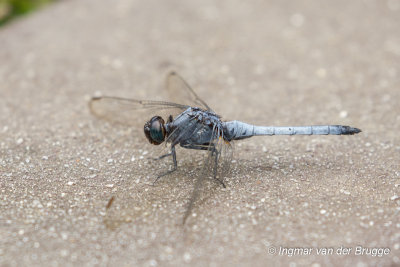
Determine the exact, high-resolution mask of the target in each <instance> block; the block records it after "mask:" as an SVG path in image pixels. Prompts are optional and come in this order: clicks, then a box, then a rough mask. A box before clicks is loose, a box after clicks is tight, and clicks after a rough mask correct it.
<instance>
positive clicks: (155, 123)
mask: <svg viewBox="0 0 400 267" xmlns="http://www.w3.org/2000/svg"><path fill="white" fill-rule="evenodd" d="M144 134H145V135H146V137H147V140H149V142H150V143H151V144H153V145H159V144H161V143H162V142H164V140H165V128H164V120H163V118H161V117H160V116H154V117H153V118H151V120H150V121H148V122H146V124H145V125H144Z"/></svg>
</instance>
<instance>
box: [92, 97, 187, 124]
mask: <svg viewBox="0 0 400 267" xmlns="http://www.w3.org/2000/svg"><path fill="white" fill-rule="evenodd" d="M188 107H189V106H187V105H181V104H176V103H172V102H166V101H152V100H135V99H127V98H120V97H111V96H102V97H94V98H92V100H91V101H90V102H89V108H90V111H91V112H92V114H94V115H95V116H97V117H98V118H101V119H104V120H107V121H110V122H116V123H121V124H125V125H130V126H132V125H135V124H137V122H138V121H140V122H144V121H146V120H148V119H150V118H151V116H152V115H155V114H156V113H157V115H160V116H162V115H164V116H165V115H167V114H168V115H175V114H178V113H181V112H183V111H184V110H186V109H187V108H188ZM163 113H164V114H163ZM164 119H167V118H166V117H164Z"/></svg>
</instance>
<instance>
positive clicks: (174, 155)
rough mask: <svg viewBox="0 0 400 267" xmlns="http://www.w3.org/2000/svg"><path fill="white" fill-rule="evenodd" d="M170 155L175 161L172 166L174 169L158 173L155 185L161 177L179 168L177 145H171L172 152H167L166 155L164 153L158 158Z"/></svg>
mask: <svg viewBox="0 0 400 267" xmlns="http://www.w3.org/2000/svg"><path fill="white" fill-rule="evenodd" d="M170 155H172V160H173V163H174V166H173V167H172V170H169V171H166V172H164V173H161V174H160V175H158V176H157V178H156V179H155V180H154V182H153V185H154V184H155V183H156V182H157V181H158V180H159V179H160V178H161V177H163V176H166V175H168V174H171V173H173V172H174V171H176V170H177V168H178V162H177V161H176V152H175V146H172V147H171V152H170V153H167V154H165V155H162V156H160V157H159V158H158V159H162V158H165V157H167V156H170Z"/></svg>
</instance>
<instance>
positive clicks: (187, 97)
mask: <svg viewBox="0 0 400 267" xmlns="http://www.w3.org/2000/svg"><path fill="white" fill-rule="evenodd" d="M166 89H167V92H168V93H169V96H170V98H171V99H173V100H174V101H173V102H168V101H157V100H136V99H127V98H121V97H114V96H101V97H93V98H92V99H91V101H90V102H89V107H90V110H91V112H92V113H93V114H94V115H95V116H96V117H98V118H101V119H105V120H108V121H111V122H119V123H123V124H128V125H132V124H135V121H137V119H143V118H144V116H146V115H147V116H149V117H150V114H153V115H154V116H152V117H151V119H150V120H148V121H147V122H145V124H144V128H143V130H144V135H145V137H146V138H147V140H148V141H149V142H150V144H152V145H156V146H157V145H161V144H165V145H166V146H167V151H168V153H165V154H164V155H162V156H160V157H158V158H157V159H163V158H167V157H171V158H172V168H170V169H169V170H168V171H165V172H163V173H161V174H159V175H158V176H157V177H156V179H155V180H154V182H153V184H155V183H156V182H157V181H158V180H159V179H160V178H161V177H163V176H166V175H170V174H171V173H173V172H175V171H176V170H177V168H178V163H177V157H176V147H177V146H178V145H179V146H180V147H182V148H186V149H193V150H203V151H206V152H207V153H206V156H205V158H204V162H203V166H202V172H201V174H200V175H198V179H197V181H196V182H195V186H194V190H193V192H192V196H191V198H190V200H189V202H188V207H187V209H186V212H185V215H184V218H183V222H184V223H185V221H186V219H187V217H188V216H189V215H190V213H191V210H192V208H193V205H194V202H195V201H196V199H197V198H198V195H199V190H200V188H201V186H202V183H203V180H204V178H205V177H210V178H212V179H214V180H215V181H216V182H217V183H219V184H220V185H221V186H222V187H224V188H225V187H226V186H225V183H224V178H225V177H226V176H227V174H228V173H229V167H230V164H231V161H232V154H233V153H232V151H233V149H232V145H233V141H236V140H242V139H246V138H250V137H253V136H264V135H267V136H272V135H354V134H357V133H360V132H361V130H360V129H358V128H355V127H350V126H344V125H313V126H256V125H252V124H248V123H245V122H241V121H237V120H233V121H223V120H222V119H221V116H220V115H218V114H217V113H215V112H214V110H213V109H211V108H210V106H209V105H208V104H207V103H206V102H205V101H204V100H203V99H201V98H200V97H199V96H198V95H197V94H196V93H195V91H194V90H193V89H192V88H191V87H190V86H189V84H188V83H187V82H186V81H185V80H184V79H183V78H182V77H181V76H180V75H179V74H177V73H176V72H170V73H169V74H168V75H167V78H166ZM161 112H163V113H166V114H167V117H166V120H164V118H163V117H162V116H160V114H161Z"/></svg>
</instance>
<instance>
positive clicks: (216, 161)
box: [212, 147, 226, 188]
mask: <svg viewBox="0 0 400 267" xmlns="http://www.w3.org/2000/svg"><path fill="white" fill-rule="evenodd" d="M214 153H215V162H214V179H215V180H217V181H218V182H219V183H220V184H221V185H222V186H223V187H224V188H226V186H225V184H224V182H223V181H222V180H221V179H218V178H217V168H218V157H219V153H218V150H216V149H215V147H213V150H212V154H214Z"/></svg>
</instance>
